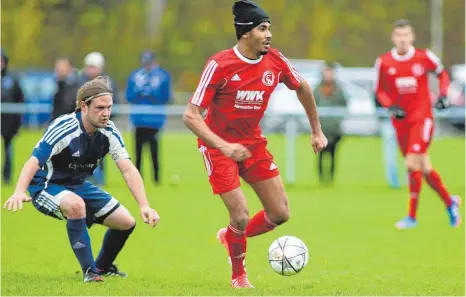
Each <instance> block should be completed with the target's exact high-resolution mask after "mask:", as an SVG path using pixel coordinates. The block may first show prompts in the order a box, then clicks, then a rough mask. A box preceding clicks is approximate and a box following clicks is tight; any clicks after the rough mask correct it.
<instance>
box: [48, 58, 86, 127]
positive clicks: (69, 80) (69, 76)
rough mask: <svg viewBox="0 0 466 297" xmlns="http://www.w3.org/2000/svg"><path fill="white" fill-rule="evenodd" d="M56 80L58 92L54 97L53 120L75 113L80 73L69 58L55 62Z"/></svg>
mask: <svg viewBox="0 0 466 297" xmlns="http://www.w3.org/2000/svg"><path fill="white" fill-rule="evenodd" d="M55 79H56V82H57V91H56V92H55V94H54V96H53V111H52V120H54V119H56V118H58V117H59V116H61V115H64V114H68V113H72V112H74V109H75V107H76V94H77V93H78V89H79V87H80V83H79V79H78V73H77V71H76V70H75V69H73V67H72V65H71V62H70V60H69V59H68V58H59V59H57V61H56V62H55Z"/></svg>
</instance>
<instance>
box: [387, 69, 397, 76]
mask: <svg viewBox="0 0 466 297" xmlns="http://www.w3.org/2000/svg"><path fill="white" fill-rule="evenodd" d="M387 72H388V74H390V75H395V74H396V69H395V67H390V68H388V71H387Z"/></svg>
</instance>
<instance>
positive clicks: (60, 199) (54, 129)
mask: <svg viewBox="0 0 466 297" xmlns="http://www.w3.org/2000/svg"><path fill="white" fill-rule="evenodd" d="M112 95H113V94H112V88H111V85H110V83H109V81H108V80H107V79H106V78H105V77H97V78H95V79H93V80H91V81H88V82H87V83H85V84H84V85H83V86H82V87H81V88H80V89H79V91H78V94H77V99H76V111H75V112H73V113H71V114H67V115H63V116H61V117H59V118H57V119H56V120H54V121H53V122H52V123H51V124H50V126H49V127H48V128H47V130H46V131H45V133H44V134H43V136H42V138H41V139H40V140H39V142H38V143H37V145H36V146H35V148H34V150H33V152H32V156H31V157H30V158H29V160H28V161H27V162H26V163H25V165H24V167H23V169H22V171H21V174H20V176H19V179H18V182H17V185H16V189H15V192H14V194H13V195H12V196H11V197H10V198H9V199H8V200H7V201H6V203H5V205H4V208H7V209H8V210H13V211H16V210H19V209H22V207H23V202H29V201H32V204H33V205H34V207H35V208H36V209H37V210H39V211H40V212H42V213H43V214H45V215H48V216H51V217H54V218H56V219H60V220H63V219H65V220H66V228H67V231H68V237H69V240H70V244H71V247H72V249H73V252H74V253H75V255H76V258H77V259H78V261H79V263H80V265H81V268H82V271H83V275H84V282H99V281H103V279H102V275H116V276H122V277H125V276H127V275H126V273H124V272H122V271H120V270H119V269H118V268H117V267H116V266H115V264H114V263H113V261H114V260H115V258H116V257H117V255H118V253H119V252H120V251H121V249H122V248H123V246H124V244H125V242H126V240H127V239H128V237H129V236H130V234H131V233H132V232H133V230H134V227H135V224H136V221H135V219H134V217H133V216H132V215H131V214H130V213H129V212H128V210H127V209H126V208H125V207H124V206H123V205H121V204H120V203H119V202H118V201H117V200H116V199H115V198H114V197H112V196H111V195H110V194H109V193H107V192H105V191H103V190H101V189H100V188H98V187H96V186H94V185H93V184H91V183H90V182H88V181H86V178H87V177H89V176H91V175H92V173H93V171H94V169H95V168H96V167H97V166H98V165H99V163H100V162H101V161H102V159H103V158H104V156H105V155H106V154H109V155H110V156H111V157H112V159H113V160H114V161H115V163H116V165H117V167H118V168H119V169H120V171H121V173H122V175H123V178H124V180H125V181H126V184H127V185H128V188H129V189H130V191H131V193H132V194H133V196H134V198H135V200H136V201H137V203H138V204H139V207H140V211H141V217H142V219H143V220H144V222H145V223H147V224H149V225H150V226H152V227H155V225H156V224H157V223H158V222H159V220H160V217H159V215H158V214H157V212H156V211H155V210H154V209H152V208H151V207H150V205H149V202H148V200H147V197H146V193H145V190H144V184H143V181H142V178H141V175H140V174H139V171H138V170H137V169H136V167H135V166H134V165H133V163H132V162H131V160H130V158H129V155H128V153H127V151H126V148H125V145H124V142H123V138H122V137H121V134H120V132H119V131H118V129H117V128H116V127H115V125H114V123H113V122H112V121H110V120H109V119H110V114H111V110H112V104H113V100H112ZM26 190H27V191H28V192H29V194H30V197H28V196H27V194H26ZM94 223H97V224H102V225H104V226H106V227H108V231H107V232H106V234H105V236H104V240H103V245H102V249H101V250H100V253H99V255H98V256H97V259H96V260H94V257H93V255H92V249H91V242H90V238H89V233H88V231H87V228H90V227H91V226H92V225H93V224H94Z"/></svg>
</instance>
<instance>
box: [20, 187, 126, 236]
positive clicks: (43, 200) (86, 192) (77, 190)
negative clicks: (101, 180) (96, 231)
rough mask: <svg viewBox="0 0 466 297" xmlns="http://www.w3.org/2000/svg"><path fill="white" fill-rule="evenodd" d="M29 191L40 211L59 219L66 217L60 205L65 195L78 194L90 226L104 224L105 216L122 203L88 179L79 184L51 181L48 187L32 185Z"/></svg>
mask: <svg viewBox="0 0 466 297" xmlns="http://www.w3.org/2000/svg"><path fill="white" fill-rule="evenodd" d="M28 191H29V194H30V195H31V198H32V204H33V205H34V207H35V208H36V209H37V210H38V211H40V212H41V213H43V214H45V215H48V216H51V217H53V218H56V219H59V220H64V219H66V217H65V216H64V215H63V213H62V212H61V210H60V207H59V206H60V202H61V200H62V199H63V197H65V196H66V195H67V194H69V193H70V192H71V193H74V194H76V195H78V196H79V197H81V198H82V199H83V200H84V204H85V205H86V221H87V226H88V227H89V228H90V227H91V226H92V224H94V223H97V224H102V223H103V221H104V220H105V218H106V217H108V216H109V215H110V214H111V213H112V212H114V211H115V210H116V209H117V208H118V207H119V206H120V203H119V202H118V201H117V200H116V199H115V198H113V197H112V196H111V195H110V194H109V193H107V192H105V191H103V190H102V189H100V188H98V187H96V186H94V185H93V184H91V183H90V182H88V181H86V182H84V183H82V184H78V185H57V184H53V183H49V184H48V185H47V187H44V185H38V186H30V187H29V188H28Z"/></svg>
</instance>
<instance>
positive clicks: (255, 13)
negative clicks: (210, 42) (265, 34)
mask: <svg viewBox="0 0 466 297" xmlns="http://www.w3.org/2000/svg"><path fill="white" fill-rule="evenodd" d="M233 15H234V16H235V19H234V21H235V29H236V38H237V39H238V40H239V39H240V38H241V36H243V34H245V33H247V32H249V31H251V30H252V29H254V27H256V26H258V25H259V24H260V23H262V22H268V23H271V22H270V18H269V16H268V15H267V13H266V12H265V11H264V10H263V9H262V8H260V7H259V5H257V4H256V3H254V2H252V1H248V0H240V1H236V2H235V4H233Z"/></svg>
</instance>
